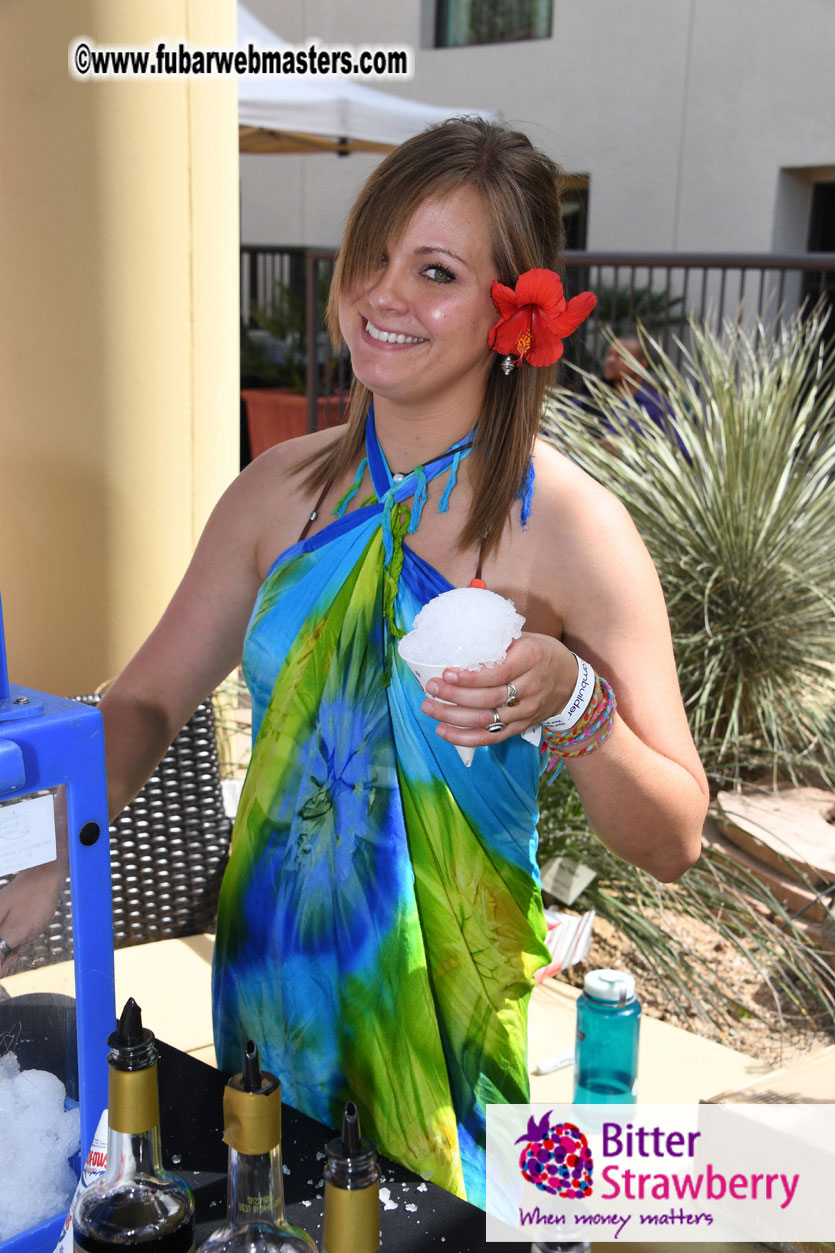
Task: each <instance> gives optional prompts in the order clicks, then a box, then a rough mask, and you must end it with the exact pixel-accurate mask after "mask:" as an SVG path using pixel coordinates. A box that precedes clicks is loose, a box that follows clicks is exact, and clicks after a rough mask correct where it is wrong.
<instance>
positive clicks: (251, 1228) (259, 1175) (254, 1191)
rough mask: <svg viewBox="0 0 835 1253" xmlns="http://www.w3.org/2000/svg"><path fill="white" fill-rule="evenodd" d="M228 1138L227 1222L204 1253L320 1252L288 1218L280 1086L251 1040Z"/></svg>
mask: <svg viewBox="0 0 835 1253" xmlns="http://www.w3.org/2000/svg"><path fill="white" fill-rule="evenodd" d="M223 1138H224V1140H225V1142H226V1143H227V1144H228V1145H229V1178H228V1190H227V1196H228V1204H227V1213H226V1223H225V1225H224V1226H223V1227H220V1228H218V1230H217V1231H213V1232H212V1234H211V1235H210V1236H208V1237H207V1239H205V1240H204V1241H203V1243H202V1244H201V1245H200V1253H317V1250H316V1244H315V1242H314V1241H313V1240H312V1239H311V1237H310V1236H309V1235H308V1234H307V1232H306V1231H302V1230H301V1228H299V1227H294V1226H292V1224H290V1223H289V1222H288V1221H287V1218H286V1217H285V1214H284V1183H283V1177H282V1166H281V1084H280V1083H279V1081H278V1079H276V1077H275V1075H271V1074H269V1073H268V1072H267V1071H262V1070H261V1068H260V1065H259V1061H258V1049H257V1048H256V1046H255V1044H254V1043H253V1042H252V1040H247V1042H246V1046H245V1048H244V1056H243V1070H242V1072H241V1074H239V1075H234V1076H233V1077H232V1078H231V1079H230V1080H229V1082H228V1083H227V1084H226V1087H225V1089H224V1092H223Z"/></svg>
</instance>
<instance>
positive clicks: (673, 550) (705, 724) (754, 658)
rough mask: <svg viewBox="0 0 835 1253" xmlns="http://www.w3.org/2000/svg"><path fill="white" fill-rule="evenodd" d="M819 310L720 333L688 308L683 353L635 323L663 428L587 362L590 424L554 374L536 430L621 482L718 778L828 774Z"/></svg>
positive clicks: (828, 501)
mask: <svg viewBox="0 0 835 1253" xmlns="http://www.w3.org/2000/svg"><path fill="white" fill-rule="evenodd" d="M825 322H826V318H825V316H824V315H823V314H822V313H821V312H820V311H819V310H818V311H816V312H815V313H813V314H812V315H810V316H807V317H804V316H802V315H801V314H797V315H796V316H795V317H793V318H792V319H791V320H789V321H788V322H787V323H785V324H783V325H782V326H781V327H774V326H772V327H764V326H762V325H757V326H754V327H753V328H750V327H745V326H744V325H742V324H741V323H739V322H737V323H731V324H726V325H725V327H724V328H723V329H722V331H721V332H718V331H714V330H711V329H710V328H709V327H708V326H706V325H704V324H702V323H699V322H697V321H695V320H691V322H690V324H689V332H690V333H689V346H687V347H685V346H684V345H682V346H681V347H682V360H681V364H680V365H677V364H675V363H674V362H673V361H672V359H671V358H670V357H669V356H668V355H667V353H666V352H665V351H664V349H663V347H662V346H661V345H660V344H659V343H658V342H657V341H656V340H654V339H653V338H652V337H651V336H649V335H648V334H646V333H644V335H643V339H644V342H645V345H646V350H647V354H648V357H649V360H650V361H651V366H650V369H649V372H647V373H646V378H647V381H648V382H649V383H650V384H651V385H652V386H654V387H656V388H657V389H658V390H659V391H660V392H661V393H662V394H663V395H664V396H665V397H666V399H667V402H668V405H669V411H670V421H671V424H672V426H673V427H674V428H675V434H676V435H677V436H678V440H676V438H675V437H674V436H673V435H672V434H671V433H670V432H669V431H668V432H664V431H662V430H660V429H659V428H658V427H657V426H656V425H655V424H654V423H653V422H652V421H650V420H649V419H648V418H647V417H646V416H645V415H644V414H643V413H642V411H641V410H640V409H639V408H638V406H637V405H636V404H635V403H634V402H628V403H627V402H624V401H623V400H622V399H621V398H620V397H619V396H618V395H617V394H616V393H615V392H614V391H613V390H612V389H611V388H609V387H608V386H606V385H605V384H603V383H601V382H600V381H599V380H597V379H595V378H593V377H591V376H588V375H586V376H584V377H585V380H586V386H587V389H588V392H589V394H590V398H591V406H592V407H593V409H596V411H597V417H599V418H600V419H602V423H599V422H598V421H597V417H596V416H595V415H594V414H591V413H590V412H589V410H588V409H584V408H581V407H580V406H578V404H577V402H576V397H575V396H574V395H573V394H572V393H570V392H567V391H561V390H557V391H555V392H554V393H553V394H552V396H551V397H550V399H549V401H548V403H547V406H546V413H545V433H546V437H547V438H549V439H551V440H552V441H553V442H554V443H555V444H557V445H558V446H559V447H560V448H562V449H563V451H565V452H567V453H568V455H569V456H571V457H572V458H573V459H574V460H575V461H577V462H579V463H580V464H581V465H582V466H583V467H584V468H585V469H587V470H588V471H589V472H590V473H591V474H592V475H593V476H594V477H595V478H597V479H599V480H600V481H602V482H604V483H606V484H607V486H609V487H610V488H611V489H612V490H613V491H614V492H615V493H616V494H617V495H618V496H619V497H620V498H621V500H622V501H623V502H624V504H625V505H626V506H627V508H628V509H629V512H630V514H631V515H632V518H633V520H634V521H635V523H636V525H637V527H638V530H639V531H640V532H641V535H642V536H643V539H644V541H645V543H646V545H647V548H648V549H649V552H650V554H651V556H652V558H653V560H654V562H655V565H656V568H657V569H658V573H659V576H660V578H661V583H662V586H663V588H664V594H665V596H666V600H667V607H668V611H669V615H670V623H671V627H672V633H673V642H674V646H675V651H676V660H677V666H678V673H679V681H680V684H681V689H682V694H683V697H684V701H685V705H686V707H687V711H688V716H689V719H690V726H691V730H692V732H693V737H694V739H695V741H696V746H697V748H698V750H699V754H700V756H701V758H702V761H703V762H704V764H705V768H706V769H707V771H708V775H709V777H710V779H711V783H712V784H713V785H714V786H715V787H717V786H723V787H729V786H730V787H733V786H737V785H739V784H740V783H741V782H742V781H744V780H751V779H753V778H756V777H758V776H762V775H763V773H764V772H767V773H768V775H769V777H770V779H771V781H772V782H777V781H779V780H780V779H783V778H789V779H793V780H797V779H798V778H809V777H813V778H815V780H816V781H817V780H824V781H827V782H829V783H832V781H833V780H834V779H835V751H834V750H833V743H835V712H834V711H835V665H833V660H834V659H833V642H834V641H835V505H833V498H834V497H835V491H834V490H833V479H835V353H833V350H832V349H831V348H827V346H826V340H825V337H824V329H825ZM630 419H631V421H630ZM605 426H608V427H609V428H610V431H609V434H608V437H607V438H606V439H601V438H600V435H601V431H602V430H603V429H604V428H605ZM679 441H680V443H679ZM682 446H683V449H684V451H682ZM810 770H811V771H812V772H813V773H812V775H811V776H810V773H809V772H810Z"/></svg>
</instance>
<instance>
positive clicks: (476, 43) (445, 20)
mask: <svg viewBox="0 0 835 1253" xmlns="http://www.w3.org/2000/svg"><path fill="white" fill-rule="evenodd" d="M461 2H462V0H436V4H435V47H436V48H479V47H488V46H492V45H494V44H500V43H522V42H527V41H529V40H532V39H550V38H551V34H552V32H553V28H554V4H553V0H505V5H506V7H508V8H509V7H510V6H511V5H513V6H514V7H516V8H517V9H518V8H521V7H523V5H525V4H527V8H528V15H529V29H528V32H527V33H525V34H519V35H513V34H511V35H496V36H493V37H487V38H478V37H475V38H474V37H472V36H471V37H470V38H468V39H467V41H466V42H462V43H450V42H448V41H447V37H446V33H445V32H446V29H447V27H448V25H449V21H450V15H449V10H450V9H451V8H452V7H453V6H454V5H455V4H456V3H461ZM463 2H465V3H469V4H470V5H471V6H473V7H475V8H477V9H478V10H480V13H481V14H482V15H487V16H488V19H489V18H492V17H493V16H494V15H495V13H496V9H497V7H498V6H497V4H496V0H463ZM546 2H547V3H548V29H547V31H542V32H541V33H536V34H534V33H531V29H530V28H531V27H532V26H533V24H534V11H535V9H536V8H537V7H539V6H540V5H542V4H544V3H546Z"/></svg>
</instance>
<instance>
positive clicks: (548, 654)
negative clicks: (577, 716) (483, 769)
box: [421, 631, 577, 746]
mask: <svg viewBox="0 0 835 1253" xmlns="http://www.w3.org/2000/svg"><path fill="white" fill-rule="evenodd" d="M576 680H577V661H576V659H575V657H574V654H573V653H571V652H570V651H569V650H568V649H567V648H566V647H565V646H564V645H563V644H561V643H560V642H559V640H555V639H553V638H552V637H551V636H550V635H536V634H534V633H532V632H527V631H523V632H522V635H521V636H520V638H519V639H518V640H514V642H513V643H512V644H511V646H510V648H509V649H508V650H507V656H506V657H505V659H504V661H502V662H500V663H499V665H497V666H484V667H483V668H482V669H481V670H459V669H455V668H450V669H449V670H445V671H444V673H443V677H442V678H441V679H430V681H429V683H428V684H427V685H426V687H427V691H428V692H429V693H430V697H435V698H437V699H431V698H430V699H427V700H425V701H424V702H423V704H422V705H421V709H422V710H423V712H424V713H425V714H429V716H430V717H432V718H437V720H438V723H439V726H438V728H437V731H438V735H440V736H441V738H442V739H445V740H449V742H450V743H451V744H460V745H462V746H465V745H467V746H477V745H480V744H497V743H500V742H501V741H502V740H507V739H509V738H510V737H511V736H512V735H520V734H521V732H522V731H527V729H528V728H529V727H535V726H539V724H540V723H541V722H542V721H543V720H544V719H545V718H553V716H554V715H555V714H557V713H559V712H560V710H561V709H563V708H564V707H565V706H566V705H567V704H568V701H569V699H570V697H571V693H572V692H573V690H574V684H575V682H576ZM510 683H512V684H513V686H514V687H515V688H516V694H517V704H515V705H513V706H508V704H507V699H508V695H509V692H508V684H510ZM445 701H446V702H450V703H448V704H444V703H443V702H445ZM494 710H496V711H498V715H499V718H500V719H501V721H502V723H503V724H504V726H503V730H502V731H499V732H494V731H488V730H487V726H488V725H489V724H490V723H491V722H493V720H494Z"/></svg>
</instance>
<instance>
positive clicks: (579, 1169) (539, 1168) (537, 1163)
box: [515, 1110, 594, 1200]
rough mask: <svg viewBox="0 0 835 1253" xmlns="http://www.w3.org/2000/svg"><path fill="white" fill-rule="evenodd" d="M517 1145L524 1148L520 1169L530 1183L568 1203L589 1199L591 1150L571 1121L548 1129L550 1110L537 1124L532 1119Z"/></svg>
mask: <svg viewBox="0 0 835 1253" xmlns="http://www.w3.org/2000/svg"><path fill="white" fill-rule="evenodd" d="M515 1143H516V1144H520V1143H522V1144H523V1145H524V1147H523V1149H522V1152H521V1153H520V1155H519V1169H520V1170H521V1171H522V1175H523V1176H524V1178H525V1179H527V1180H528V1182H529V1183H532V1184H534V1185H535V1186H536V1187H537V1188H539V1189H541V1191H543V1192H550V1193H551V1194H552V1195H553V1196H562V1197H566V1198H568V1199H570V1200H578V1199H579V1198H580V1197H586V1196H591V1194H592V1186H591V1185H592V1177H593V1173H594V1169H593V1162H592V1155H591V1149H590V1148H589V1144H588V1140H587V1139H586V1137H585V1135H584V1134H583V1132H582V1131H581V1130H580V1128H579V1127H578V1126H576V1124H575V1123H573V1122H558V1123H554V1125H553V1126H551V1111H550V1110H549V1111H548V1113H547V1114H546V1115H545V1117H544V1118H541V1119H540V1120H539V1122H537V1120H536V1119H535V1118H534V1117H533V1116H531V1117H530V1118H529V1119H528V1129H527V1132H526V1133H525V1135H522V1136H519V1139H518V1140H516V1142H515Z"/></svg>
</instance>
